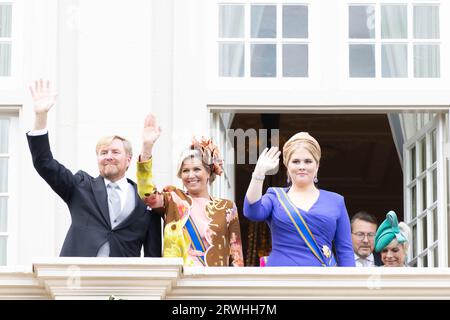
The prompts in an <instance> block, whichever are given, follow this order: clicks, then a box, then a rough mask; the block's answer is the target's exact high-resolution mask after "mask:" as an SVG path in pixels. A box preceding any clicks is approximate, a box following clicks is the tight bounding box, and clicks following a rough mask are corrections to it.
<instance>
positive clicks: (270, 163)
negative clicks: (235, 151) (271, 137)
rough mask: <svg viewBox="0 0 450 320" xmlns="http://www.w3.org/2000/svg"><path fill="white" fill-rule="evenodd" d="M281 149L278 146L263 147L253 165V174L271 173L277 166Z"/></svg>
mask: <svg viewBox="0 0 450 320" xmlns="http://www.w3.org/2000/svg"><path fill="white" fill-rule="evenodd" d="M280 155H281V151H280V150H279V149H278V147H271V148H270V149H268V148H265V149H264V150H263V152H262V153H261V155H260V156H259V158H258V161H257V162H256V166H255V171H254V172H255V174H258V175H266V174H270V173H273V171H274V170H276V169H277V168H278V164H279V162H280Z"/></svg>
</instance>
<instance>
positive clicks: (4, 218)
mask: <svg viewBox="0 0 450 320" xmlns="http://www.w3.org/2000/svg"><path fill="white" fill-rule="evenodd" d="M7 231H8V198H6V197H0V232H7Z"/></svg>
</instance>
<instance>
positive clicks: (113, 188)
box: [107, 182, 122, 222]
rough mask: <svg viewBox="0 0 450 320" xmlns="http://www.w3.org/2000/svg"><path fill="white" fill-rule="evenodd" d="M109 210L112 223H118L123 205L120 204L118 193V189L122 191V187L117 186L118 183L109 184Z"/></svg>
mask: <svg viewBox="0 0 450 320" xmlns="http://www.w3.org/2000/svg"><path fill="white" fill-rule="evenodd" d="M107 189H108V208H109V216H110V219H111V222H116V219H117V217H118V216H119V215H120V212H121V208H122V206H121V203H120V196H119V193H118V192H117V189H120V187H119V186H118V185H117V183H114V182H110V183H109V184H108V188H107Z"/></svg>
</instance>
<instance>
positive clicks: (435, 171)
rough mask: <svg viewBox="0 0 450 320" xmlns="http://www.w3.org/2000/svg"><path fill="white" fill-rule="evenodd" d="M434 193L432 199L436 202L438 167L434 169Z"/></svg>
mask: <svg viewBox="0 0 450 320" xmlns="http://www.w3.org/2000/svg"><path fill="white" fill-rule="evenodd" d="M432 193H433V196H432V199H433V203H434V202H435V201H437V170H436V169H434V170H433V190H432Z"/></svg>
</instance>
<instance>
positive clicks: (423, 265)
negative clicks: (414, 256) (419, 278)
mask: <svg viewBox="0 0 450 320" xmlns="http://www.w3.org/2000/svg"><path fill="white" fill-rule="evenodd" d="M422 267H424V268H426V267H428V254H425V255H424V256H423V260H422Z"/></svg>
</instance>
